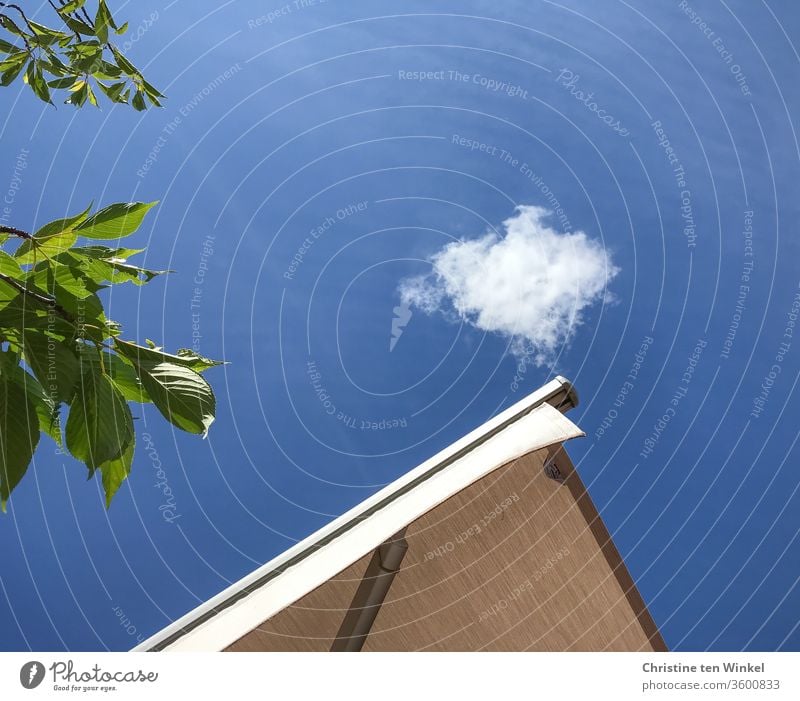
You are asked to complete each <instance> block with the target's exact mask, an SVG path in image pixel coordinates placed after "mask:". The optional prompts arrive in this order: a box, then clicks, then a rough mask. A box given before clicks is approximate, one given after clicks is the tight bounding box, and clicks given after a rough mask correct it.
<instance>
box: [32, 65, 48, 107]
mask: <svg viewBox="0 0 800 701" xmlns="http://www.w3.org/2000/svg"><path fill="white" fill-rule="evenodd" d="M25 78H26V80H27V81H28V85H30V87H31V90H33V93H34V95H36V97H38V98H39V99H40V100H42V101H43V102H47V103H48V104H51V105H52V104H53V101H52V100H51V99H50V88H48V87H47V81H46V80H45V79H44V75H43V74H42V69H41V68H39V65H38V64H37V62H36V61H31V62H30V63H29V64H28V70H27V71H26V73H25Z"/></svg>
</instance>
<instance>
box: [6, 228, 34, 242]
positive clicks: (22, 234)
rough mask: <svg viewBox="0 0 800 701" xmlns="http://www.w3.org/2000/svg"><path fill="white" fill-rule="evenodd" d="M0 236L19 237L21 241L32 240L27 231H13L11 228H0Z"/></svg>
mask: <svg viewBox="0 0 800 701" xmlns="http://www.w3.org/2000/svg"><path fill="white" fill-rule="evenodd" d="M0 234H11V235H12V236H19V238H21V239H32V238H33V236H31V235H30V234H29V233H28V232H27V231H23V230H22V229H15V228H14V227H13V226H0Z"/></svg>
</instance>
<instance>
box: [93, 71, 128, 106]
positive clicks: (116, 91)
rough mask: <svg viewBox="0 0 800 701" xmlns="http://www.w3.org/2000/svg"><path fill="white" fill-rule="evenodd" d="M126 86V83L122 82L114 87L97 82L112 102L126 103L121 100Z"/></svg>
mask: <svg viewBox="0 0 800 701" xmlns="http://www.w3.org/2000/svg"><path fill="white" fill-rule="evenodd" d="M95 75H97V74H95ZM125 85H126V83H125V81H120V82H119V83H114V84H113V85H104V84H103V83H101V82H100V81H98V82H97V86H98V87H99V88H100V89H101V90H102V91H103V92H104V93H105V96H106V97H107V98H108V99H109V100H111V101H112V102H124V100H122V99H121V96H122V91H123V90H124V89H125Z"/></svg>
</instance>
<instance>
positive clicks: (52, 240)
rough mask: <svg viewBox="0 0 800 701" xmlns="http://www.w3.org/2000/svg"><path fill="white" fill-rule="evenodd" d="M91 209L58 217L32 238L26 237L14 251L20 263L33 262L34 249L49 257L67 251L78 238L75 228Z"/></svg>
mask: <svg viewBox="0 0 800 701" xmlns="http://www.w3.org/2000/svg"><path fill="white" fill-rule="evenodd" d="M90 209H91V206H90V207H89V208H87V209H85V210H84V211H83V212H81V213H80V214H76V215H74V216H72V217H66V218H64V219H56V220H55V221H51V222H49V223H47V224H45V225H44V226H42V227H41V228H39V230H38V231H37V232H36V233H35V234H34V235H33V238H32V239H26V240H25V241H23V242H22V245H21V246H20V247H19V248H18V249H17V250H16V252H15V253H14V257H15V258H17V259H18V262H19V263H22V264H27V263H33V261H34V257H35V256H34V250H37V251H41V252H43V253H44V256H47V257H49V258H53V257H54V256H57V255H58V254H59V253H62V252H63V251H66V250H67V249H68V248H70V247H71V246H72V245H73V244H74V243H75V241H76V240H77V238H78V235H77V234H76V233H75V232H74V229H75V227H76V226H77V225H78V224H80V223H82V222H84V221H85V220H86V217H88V216H89V210H90ZM44 256H43V255H39V256H38V258H39V259H41V258H43V257H44Z"/></svg>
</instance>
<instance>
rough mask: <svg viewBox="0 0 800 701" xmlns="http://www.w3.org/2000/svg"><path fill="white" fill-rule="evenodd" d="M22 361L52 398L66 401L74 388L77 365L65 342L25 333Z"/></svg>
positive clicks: (78, 367) (70, 349)
mask: <svg viewBox="0 0 800 701" xmlns="http://www.w3.org/2000/svg"><path fill="white" fill-rule="evenodd" d="M23 348H24V353H25V362H26V363H27V364H28V365H29V366H30V368H31V370H33V374H34V375H35V376H36V379H37V380H39V383H40V384H41V386H42V387H43V388H45V390H46V391H47V395H48V396H49V397H50V398H51V399H52V400H53V401H54V402H56V403H57V402H69V401H70V399H72V393H73V392H74V391H75V384H76V383H77V381H78V375H79V373H80V366H79V364H78V357H77V356H76V355H75V352H74V351H73V350H72V348H71V347H70V345H69V344H68V343H65V342H64V341H58V340H56V339H54V338H50V337H48V336H45V335H44V334H37V333H26V334H25V335H24V340H23Z"/></svg>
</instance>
